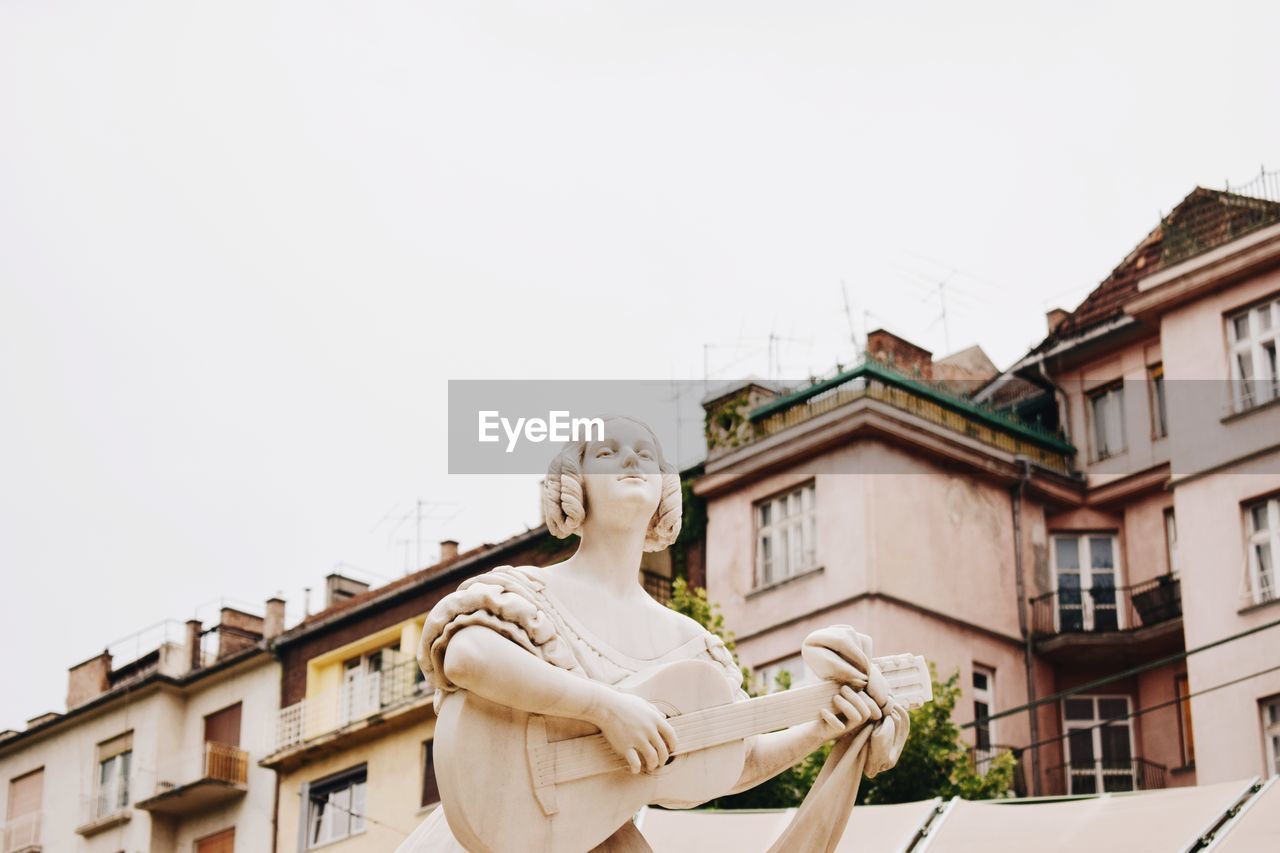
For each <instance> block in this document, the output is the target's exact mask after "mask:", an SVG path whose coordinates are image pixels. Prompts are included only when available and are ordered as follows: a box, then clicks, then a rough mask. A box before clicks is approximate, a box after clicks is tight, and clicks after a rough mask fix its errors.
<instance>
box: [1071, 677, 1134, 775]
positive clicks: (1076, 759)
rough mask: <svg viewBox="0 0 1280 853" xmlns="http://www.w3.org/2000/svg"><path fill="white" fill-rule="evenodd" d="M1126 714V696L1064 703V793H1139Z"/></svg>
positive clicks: (1130, 733) (1082, 698)
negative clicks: (1065, 747)
mask: <svg viewBox="0 0 1280 853" xmlns="http://www.w3.org/2000/svg"><path fill="white" fill-rule="evenodd" d="M1129 714H1130V709H1129V697H1128V696H1073V697H1071V698H1070V699H1065V700H1063V703H1062V718H1063V729H1064V730H1065V731H1066V733H1067V766H1066V768H1065V769H1066V774H1067V793H1069V794H1100V793H1110V792H1113V791H1135V790H1137V789H1138V785H1137V782H1138V780H1137V776H1136V774H1135V770H1136V769H1137V767H1136V762H1134V760H1133V731H1132V729H1130V727H1129ZM1107 721H1110V722H1107ZM1103 723H1105V725H1103Z"/></svg>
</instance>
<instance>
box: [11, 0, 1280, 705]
mask: <svg viewBox="0 0 1280 853" xmlns="http://www.w3.org/2000/svg"><path fill="white" fill-rule="evenodd" d="M1117 7H1122V8H1117ZM1278 32H1280V5H1278V4H1275V3H1216V4H1213V5H1212V7H1209V6H1205V5H1204V4H1189V3H1183V4H1172V3H1148V4H1137V3H1126V4H1116V3H1077V4H1069V5H1068V4H1029V3H1025V2H1021V3H1006V4H974V3H967V4H958V3H949V2H927V3H926V2H914V3H898V4H884V3H880V4H872V3H866V2H848V0H844V2H830V3H819V2H798V3H748V2H742V0H735V2H716V3H711V2H701V3H698V2H693V3H691V2H687V0H686V2H678V3H677V2H667V3H660V2H652V0H647V1H646V2H630V3H617V2H598V0H597V2H581V3H565V2H547V0H542V2H538V3H531V2H527V3H510V2H505V3H504V2H490V3H484V4H478V3H451V4H444V3H426V2H417V3H391V2H387V3H378V4H372V3H333V2H324V3H320V2H296V3H264V2H260V0H253V2H249V1H248V0H239V2H226V0H224V2H219V3H211V4H201V5H200V8H196V7H195V4H175V3H169V2H163V0H135V2H124V0H116V1H115V2H111V3H99V2H65V3H48V2H42V1H41V0H21V1H20V0H5V2H3V3H0V287H2V289H0V365H2V366H0V400H3V406H4V411H3V416H2V417H0V483H2V484H3V487H2V488H0V569H2V570H3V572H4V584H3V590H2V591H0V626H3V635H2V636H3V640H4V646H3V649H4V650H3V658H0V660H2V661H3V663H2V664H0V667H2V668H0V672H2V673H3V681H4V684H5V685H6V686H5V687H4V688H3V689H0V728H3V727H14V728H21V727H22V724H23V720H25V719H27V718H28V717H33V716H35V715H36V714H38V713H41V712H43V711H46V710H61V709H62V707H63V698H64V695H65V678H66V667H67V666H69V665H70V664H72V663H75V662H77V661H79V660H82V659H84V658H86V657H89V656H91V655H93V654H95V653H96V652H97V651H99V650H100V649H101V648H102V647H103V646H104V644H106V643H107V642H108V641H111V640H114V639H116V638H118V637H121V636H123V635H126V634H129V633H132V632H134V631H137V630H139V629H141V628H143V627H145V626H147V625H149V624H151V623H154V622H156V621H157V620H160V619H162V618H177V619H185V618H187V617H189V616H190V615H191V614H192V613H193V612H195V611H196V609H197V608H198V607H201V606H202V605H203V606H204V607H203V609H202V610H201V611H200V612H201V613H202V615H205V614H208V613H209V611H210V608H209V607H208V605H209V603H210V602H214V601H215V600H216V599H218V598H219V597H222V596H225V597H230V598H233V599H237V600H240V601H247V602H251V603H255V604H256V603H260V602H261V601H262V600H263V599H264V598H266V597H267V596H270V595H271V594H273V593H276V592H277V591H279V592H281V593H283V594H284V595H285V597H287V598H288V599H289V602H290V605H291V608H292V609H293V611H294V613H295V614H298V613H300V610H301V607H300V605H301V599H302V588H303V587H304V586H308V585H310V586H311V587H313V588H314V589H315V590H316V591H315V592H313V594H312V597H313V602H315V603H317V604H318V603H319V597H320V596H319V592H318V589H319V587H320V585H321V579H322V577H323V576H324V575H325V574H327V573H328V572H329V571H331V570H332V569H333V568H334V566H335V565H336V564H338V563H340V562H345V563H348V564H352V565H354V566H358V567H361V568H363V569H364V570H365V571H366V572H367V573H377V574H378V575H382V576H385V577H394V576H396V575H398V574H400V573H401V572H402V570H403V569H404V568H405V565H406V564H405V546H404V545H403V544H402V543H397V541H396V540H397V539H403V538H405V537H411V536H412V535H413V534H412V526H411V525H405V526H402V527H401V528H400V529H399V530H396V531H394V532H393V531H392V527H393V525H392V524H389V523H384V524H381V525H379V520H380V519H382V518H383V517H384V516H386V515H387V514H388V512H391V514H392V515H393V516H394V515H396V514H400V513H404V512H407V511H409V510H410V509H411V506H412V502H413V501H414V500H415V499H418V498H422V499H424V500H428V501H440V502H447V503H450V504H453V505H454V506H453V507H452V508H450V509H447V512H446V513H445V514H450V513H452V514H453V517H452V518H449V519H447V520H445V519H440V520H430V521H428V522H427V523H425V524H424V528H423V535H424V538H425V539H426V541H427V542H428V543H434V542H435V541H437V540H438V539H440V538H443V537H445V536H450V535H452V536H453V537H455V538H458V539H460V540H461V542H462V547H463V548H468V547H472V546H474V545H476V544H479V543H480V542H483V541H495V540H498V539H501V538H503V537H505V536H507V535H509V534H511V533H514V532H518V531H520V530H523V529H524V527H525V526H526V525H532V524H535V523H536V522H537V518H538V517H537V503H536V483H535V482H534V481H532V480H529V479H521V480H515V481H511V480H503V479H497V478H478V477H477V478H469V479H468V478H458V477H452V478H451V477H449V476H447V475H446V473H445V471H446V458H445V454H446V447H445V442H444V402H445V393H446V381H447V380H448V379H450V378H454V379H459V378H602V377H621V378H639V379H654V378H657V379H665V378H675V377H679V378H701V377H702V374H703V363H704V344H711V345H714V348H713V349H711V350H710V351H709V352H710V355H711V359H710V360H711V367H712V374H713V376H716V377H722V378H723V377H728V376H740V375H746V374H749V373H754V374H757V375H765V374H767V372H768V370H769V366H768V360H767V355H766V353H767V346H766V345H765V339H766V338H767V337H768V335H769V334H770V333H771V332H772V333H775V334H776V335H778V336H779V338H780V339H784V340H782V341H781V342H780V344H779V355H780V361H781V365H782V374H783V375H784V376H798V375H803V374H806V373H808V372H809V371H815V372H822V371H827V370H829V369H831V368H832V367H833V366H834V363H835V362H836V361H837V360H843V361H845V362H848V361H849V360H851V358H852V353H853V349H852V346H851V344H850V342H849V324H848V321H847V319H846V316H845V313H844V307H843V300H842V297H841V291H840V282H841V281H842V280H843V281H845V282H847V285H848V289H849V296H850V300H851V302H852V303H853V307H852V313H853V320H854V326H855V327H856V329H857V331H858V332H859V334H861V332H862V331H863V328H864V313H863V312H871V313H870V318H869V320H867V322H869V324H870V326H871V327H872V328H874V327H875V326H880V325H884V326H887V327H889V328H891V329H893V330H895V331H897V332H899V333H900V334H902V335H904V336H905V337H907V338H909V339H911V340H914V341H916V342H918V343H920V344H922V345H924V346H927V347H929V348H932V349H933V350H934V351H935V352H937V353H938V354H942V353H943V352H944V351H946V350H947V349H948V347H947V336H946V334H945V332H944V327H943V324H942V323H941V322H939V321H938V316H939V308H938V302H937V299H936V297H934V298H930V297H929V296H928V293H929V291H928V289H927V286H928V283H929V282H936V281H937V280H939V279H940V278H941V277H943V276H945V275H946V274H947V273H948V271H949V270H950V269H951V268H953V267H954V268H958V269H959V270H960V271H961V272H958V273H956V274H954V276H953V277H952V278H951V279H950V281H949V288H950V289H949V294H950V296H949V299H948V304H947V308H948V318H949V323H948V324H947V325H948V330H949V337H950V343H951V346H950V349H951V350H957V349H960V348H962V347H964V346H967V345H969V344H972V343H981V344H982V346H983V347H984V348H985V349H986V350H987V352H988V353H990V354H991V356H992V357H993V358H994V359H995V360H996V362H997V363H999V364H1001V365H1002V366H1003V365H1007V364H1008V363H1010V362H1011V361H1012V360H1013V359H1015V358H1016V357H1017V356H1019V355H1020V354H1021V353H1022V352H1023V351H1024V350H1025V348H1026V347H1027V346H1028V345H1030V344H1032V343H1034V342H1036V341H1037V340H1038V339H1039V338H1040V337H1041V332H1042V330H1043V325H1044V320H1043V312H1044V311H1045V310H1046V309H1048V308H1050V307H1053V306H1054V305H1056V304H1063V305H1065V306H1066V307H1073V306H1074V305H1075V304H1076V303H1077V302H1079V300H1080V299H1081V298H1082V297H1083V296H1084V295H1085V294H1086V293H1087V292H1088V291H1089V289H1091V288H1092V287H1093V285H1094V284H1096V283H1097V282H1098V281H1099V280H1101V279H1102V278H1103V277H1105V275H1106V274H1107V273H1108V271H1109V270H1110V269H1111V268H1112V267H1113V266H1114V265H1115V264H1116V263H1118V262H1119V261H1120V259H1121V258H1122V257H1123V256H1124V254H1125V253H1126V252H1127V251H1128V250H1129V249H1130V248H1132V246H1133V245H1134V244H1135V243H1136V242H1137V241H1138V240H1139V238H1141V237H1142V236H1143V235H1144V234H1145V233H1146V232H1147V231H1148V230H1149V229H1150V228H1152V227H1153V226H1154V225H1155V224H1156V222H1157V219H1158V216H1159V215H1160V213H1161V212H1163V211H1168V210H1169V209H1170V208H1171V207H1172V206H1173V205H1174V204H1176V203H1177V202H1178V200H1180V199H1181V198H1182V196H1183V195H1185V194H1186V193H1187V192H1189V191H1190V190H1191V189H1192V187H1193V186H1195V185H1196V184H1197V183H1199V184H1204V185H1208V186H1222V184H1223V182H1224V181H1225V180H1227V179H1230V180H1232V181H1235V182H1242V181H1244V180H1246V179H1248V178H1249V177H1251V176H1252V175H1253V174H1255V173H1256V172H1257V171H1258V169H1259V167H1260V165H1261V164H1263V163H1266V164H1268V165H1269V166H1270V167H1271V168H1277V167H1280V110H1278V109H1277V108H1276V105H1277V103H1280V92H1278V91H1277V88H1278V86H1277V84H1278V83H1280V73H1278V68H1277V63H1276V60H1275V56H1276V41H1275V39H1276V34H1277V33H1278ZM440 512H442V511H441V510H437V513H440ZM409 547H410V549H412V547H413V546H412V545H411V546H409ZM435 550H436V549H435V548H434V546H432V547H429V548H427V549H426V551H427V553H426V554H424V562H426V561H427V560H426V558H427V557H434V555H435ZM375 579H376V578H375Z"/></svg>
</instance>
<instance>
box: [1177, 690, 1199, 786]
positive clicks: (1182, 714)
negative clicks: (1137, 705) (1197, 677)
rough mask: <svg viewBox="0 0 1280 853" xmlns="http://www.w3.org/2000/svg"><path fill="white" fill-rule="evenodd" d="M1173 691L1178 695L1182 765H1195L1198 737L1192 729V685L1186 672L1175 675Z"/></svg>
mask: <svg viewBox="0 0 1280 853" xmlns="http://www.w3.org/2000/svg"><path fill="white" fill-rule="evenodd" d="M1173 692H1174V695H1175V696H1177V697H1178V736H1179V737H1178V739H1179V741H1180V743H1181V746H1182V766H1183V767H1194V766H1195V763H1196V739H1195V735H1194V733H1193V731H1192V729H1191V687H1190V685H1189V683H1188V682H1187V676H1186V675H1185V674H1183V675H1178V676H1175V677H1174V679H1173Z"/></svg>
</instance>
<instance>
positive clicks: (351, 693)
mask: <svg viewBox="0 0 1280 853" xmlns="http://www.w3.org/2000/svg"><path fill="white" fill-rule="evenodd" d="M399 661H400V643H399V642H396V643H393V644H391V645H390V646H387V647H385V648H381V649H376V650H374V651H372V652H366V653H365V654H363V655H358V656H356V657H353V658H351V659H349V660H346V661H344V662H343V664H342V695H341V702H340V705H339V709H338V710H339V718H338V722H339V725H343V726H345V725H347V724H348V723H350V722H351V721H353V720H359V719H361V718H363V717H366V716H368V715H369V714H372V713H373V712H374V711H377V710H378V709H379V708H381V707H382V687H383V685H382V680H383V676H382V673H383V670H390V669H391V668H392V667H394V666H395V665H396V664H397V663H398V662H399Z"/></svg>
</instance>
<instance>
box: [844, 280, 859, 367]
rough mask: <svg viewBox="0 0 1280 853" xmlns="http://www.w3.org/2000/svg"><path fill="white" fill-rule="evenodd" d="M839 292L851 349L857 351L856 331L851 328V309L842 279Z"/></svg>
mask: <svg viewBox="0 0 1280 853" xmlns="http://www.w3.org/2000/svg"><path fill="white" fill-rule="evenodd" d="M840 293H841V295H842V296H844V318H845V320H846V321H848V323H849V342H850V343H852V344H853V351H854V353H855V354H856V353H857V352H858V333H857V332H856V331H854V328H853V311H852V310H851V309H850V308H849V289H848V288H847V287H845V286H844V279H840Z"/></svg>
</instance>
